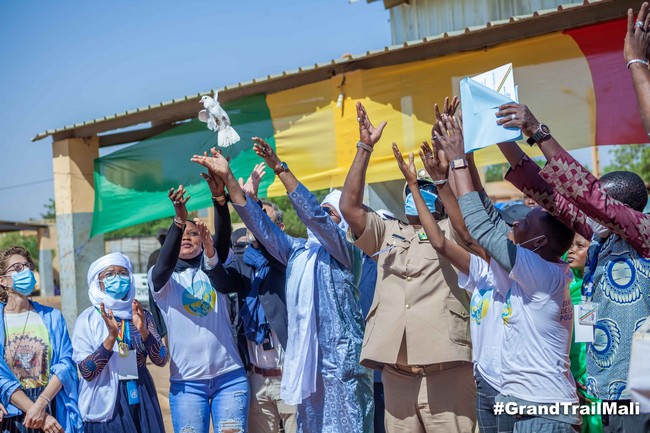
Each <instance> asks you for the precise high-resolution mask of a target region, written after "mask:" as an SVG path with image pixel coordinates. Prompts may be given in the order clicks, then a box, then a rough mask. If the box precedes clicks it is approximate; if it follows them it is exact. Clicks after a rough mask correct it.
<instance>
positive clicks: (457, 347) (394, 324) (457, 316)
mask: <svg viewBox="0 0 650 433" xmlns="http://www.w3.org/2000/svg"><path fill="white" fill-rule="evenodd" d="M357 115H358V118H359V130H360V136H361V139H360V141H359V143H358V144H357V153H356V156H355V159H354V161H353V163H352V167H351V168H350V171H349V173H348V176H347V178H346V180H345V185H344V187H343V195H342V197H341V212H342V213H343V216H344V218H345V219H346V221H348V223H349V224H350V231H351V234H350V236H351V237H352V238H353V240H355V245H357V246H358V247H359V248H361V249H362V250H363V251H364V252H365V253H366V254H368V255H369V256H371V257H373V258H374V259H375V260H377V287H376V289H375V296H374V299H373V303H372V306H371V307H370V312H369V313H368V317H367V320H366V332H365V336H364V342H363V350H362V352H361V364H363V365H365V366H368V367H371V368H375V369H382V381H383V383H384V397H385V406H386V411H385V424H386V431H387V432H388V433H392V432H427V433H429V432H472V431H474V425H475V420H476V413H475V394H476V389H475V385H474V379H473V374H472V363H471V344H470V338H469V313H468V311H467V295H466V294H465V293H463V291H462V290H460V289H459V288H458V275H457V271H456V270H455V269H454V268H453V267H452V266H451V264H450V263H449V262H448V261H447V260H446V259H444V258H442V257H439V256H438V255H437V253H436V251H435V250H434V249H433V248H432V247H431V244H430V243H429V241H428V239H427V238H426V235H424V232H423V230H422V228H421V226H420V223H419V219H418V218H417V216H413V215H407V218H408V221H409V224H404V223H402V222H400V221H396V220H389V221H384V220H382V219H381V218H380V217H379V216H378V215H376V214H375V213H374V212H372V211H370V210H369V209H368V208H366V207H364V206H363V204H362V200H363V188H364V184H365V172H366V169H367V167H368V162H369V160H370V154H371V152H372V150H373V147H374V145H375V143H377V141H379V138H380V137H381V132H382V130H383V128H384V126H385V125H386V124H385V122H384V123H382V124H380V125H379V126H378V127H377V128H374V127H373V126H372V124H371V123H370V121H369V120H368V117H367V115H366V113H365V110H364V108H363V106H361V104H360V103H359V104H357ZM420 189H421V190H425V189H427V188H426V187H424V183H423V184H422V185H421V186H420ZM430 208H432V211H435V208H433V203H432V206H430ZM407 213H408V212H407ZM434 213H435V212H434ZM416 215H417V213H416ZM439 225H440V228H441V229H442V230H443V231H444V232H445V234H446V235H447V236H450V234H451V225H450V223H449V220H448V219H442V220H440V222H439ZM461 300H462V302H461Z"/></svg>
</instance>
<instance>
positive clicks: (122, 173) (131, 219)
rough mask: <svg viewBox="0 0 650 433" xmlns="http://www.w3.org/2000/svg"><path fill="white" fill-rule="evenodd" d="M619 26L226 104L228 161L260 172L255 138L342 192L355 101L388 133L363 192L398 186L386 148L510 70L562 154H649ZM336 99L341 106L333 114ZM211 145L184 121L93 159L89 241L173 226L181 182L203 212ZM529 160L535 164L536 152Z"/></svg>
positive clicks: (303, 177)
mask: <svg viewBox="0 0 650 433" xmlns="http://www.w3.org/2000/svg"><path fill="white" fill-rule="evenodd" d="M625 26H626V20H625V19H618V20H614V21H609V22H605V23H601V24H595V25H591V26H586V27H582V28H577V29H571V30H567V31H564V32H555V33H550V34H546V35H542V36H538V37H533V38H528V39H524V40H520V41H514V42H508V43H504V44H501V45H498V46H496V47H492V48H489V49H485V50H481V51H471V52H463V53H458V54H453V55H449V56H445V57H440V58H435V59H428V60H423V61H418V62H411V63H406V64H401V65H395V66H386V67H381V68H374V69H369V70H357V71H353V72H348V73H346V74H345V80H343V76H334V77H332V78H331V79H329V80H325V81H321V82H317V83H312V84H307V85H304V86H300V87H296V88H293V89H288V90H284V91H280V92H277V93H273V94H268V95H257V96H254V97H247V98H243V99H241V100H238V101H234V102H231V103H228V104H224V108H225V109H226V111H228V113H229V115H230V117H231V120H232V124H233V126H234V127H235V129H236V130H237V131H238V132H239V134H240V136H241V137H242V140H241V142H240V143H238V144H237V145H235V146H234V147H235V148H236V149H234V150H235V154H233V155H232V156H233V159H232V161H231V163H232V166H233V169H234V171H235V175H236V176H237V177H244V178H245V177H247V175H248V174H249V173H250V171H251V170H252V168H253V166H254V164H255V163H256V162H258V161H259V159H258V158H257V157H256V156H255V154H254V152H253V151H252V142H251V141H250V137H251V136H254V135H258V136H262V137H265V138H267V139H268V140H270V142H271V144H272V145H275V146H276V148H277V153H278V155H279V156H280V158H281V159H282V160H283V161H285V162H286V163H287V164H288V166H289V167H290V169H291V170H292V171H293V172H294V173H295V174H296V176H297V177H298V179H299V180H300V181H302V182H303V183H304V184H305V185H307V187H309V188H311V189H315V190H316V189H324V188H331V187H340V186H342V185H343V182H344V180H345V176H346V174H347V171H348V169H349V167H350V164H351V163H352V159H353V158H354V155H355V153H356V143H357V140H358V136H359V135H358V124H357V120H356V111H355V104H356V102H357V101H361V102H362V103H363V104H364V105H365V107H366V110H367V112H368V114H369V116H370V119H371V120H372V121H373V123H375V124H376V125H377V124H379V123H380V122H381V121H383V120H385V121H387V122H388V125H387V127H386V129H385V130H384V134H383V137H382V140H381V141H380V142H379V143H378V144H377V146H376V148H375V151H374V152H373V155H372V158H371V161H370V167H369V170H368V176H367V181H368V182H369V183H374V182H383V181H388V180H394V179H399V178H401V174H400V172H399V171H398V169H397V167H396V165H395V162H394V158H393V155H392V151H391V147H390V144H391V142H393V141H394V142H396V143H398V145H399V146H400V148H401V149H402V150H403V151H405V152H409V151H416V150H417V148H418V147H419V143H421V142H422V140H427V139H429V138H430V136H431V126H432V123H433V121H434V113H433V104H434V103H435V102H438V103H442V101H444V98H445V96H451V95H455V94H459V82H460V80H461V79H462V78H464V77H466V76H473V75H476V74H480V73H482V72H484V71H486V70H490V69H493V68H495V67H498V66H501V65H504V64H507V63H512V64H513V67H514V78H515V82H516V84H517V86H518V88H519V100H520V102H521V103H523V104H527V105H528V106H529V107H530V109H531V111H532V112H533V113H534V115H535V116H536V117H537V119H538V120H540V121H542V122H544V123H546V124H548V125H549V126H550V128H551V132H552V134H553V135H554V136H555V137H556V138H557V139H558V141H559V142H560V143H561V144H562V145H563V146H564V147H565V148H567V149H578V148H583V147H588V146H594V145H608V144H637V143H645V142H647V141H648V139H647V136H646V134H645V132H644V130H643V127H642V125H641V121H640V116H639V112H638V108H637V104H636V98H635V96H634V91H633V88H632V82H631V79H630V74H629V71H627V70H626V68H625V63H624V60H623V38H624V36H625ZM494 31H498V29H495V30H494ZM342 83H343V86H341V84H342ZM341 90H342V91H343V94H344V98H343V103H342V105H341V106H337V99H338V97H339V92H340V91H341ZM199 109H200V106H198V104H197V112H198V111H199ZM495 121H496V119H495ZM215 143H216V135H215V134H214V133H212V132H210V131H208V130H207V129H206V128H205V125H204V124H201V123H198V122H196V121H192V122H189V123H187V124H184V125H182V126H179V127H177V128H175V129H173V130H171V131H168V132H166V133H164V134H161V135H159V136H156V137H153V138H151V139H148V140H145V141H143V142H141V143H138V144H135V145H133V146H131V147H129V148H126V149H122V150H120V151H118V152H115V153H112V154H110V155H108V156H106V157H102V158H99V159H97V160H96V165H95V188H96V189H95V192H96V202H95V217H94V221H93V232H92V233H93V234H97V233H103V232H106V231H109V230H114V229H117V228H120V227H126V226H129V225H132V224H136V223H138V222H144V221H149V220H153V219H156V218H160V217H163V216H169V215H173V210H172V208H171V206H170V205H169V204H168V203H166V202H165V200H164V199H165V194H166V191H168V190H169V188H170V187H176V186H178V184H179V183H182V184H183V185H186V186H187V187H188V190H189V191H190V193H191V194H192V196H193V198H192V200H191V201H190V203H189V205H190V206H189V207H190V209H198V208H202V207H208V206H210V194H209V191H208V189H207V186H206V185H205V184H204V183H202V180H201V178H200V177H199V176H198V172H199V168H198V166H196V165H195V164H192V163H191V162H190V161H189V159H190V157H191V155H192V154H194V153H198V152H202V151H203V150H207V149H208V148H209V147H210V146H212V145H214V144H215ZM524 146H525V145H524ZM525 149H526V151H527V152H529V154H531V155H540V153H539V151H538V150H537V148H529V147H528V146H525ZM237 152H239V153H237ZM476 160H477V163H478V164H479V165H489V164H494V163H499V162H503V158H502V156H501V155H500V153H499V151H498V149H497V148H496V147H495V146H491V147H488V148H486V149H483V150H480V151H477V152H476ZM417 162H419V161H417ZM267 187H268V189H267ZM282 194H285V190H284V187H283V186H282V184H281V183H280V182H279V180H278V179H275V178H274V176H273V173H272V172H271V171H270V170H267V176H266V177H265V181H264V183H263V185H262V191H261V196H265V195H268V196H278V195H282Z"/></svg>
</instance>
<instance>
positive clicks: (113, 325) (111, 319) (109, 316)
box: [99, 302, 119, 338]
mask: <svg viewBox="0 0 650 433" xmlns="http://www.w3.org/2000/svg"><path fill="white" fill-rule="evenodd" d="M99 312H100V313H101V315H102V319H104V323H105V324H106V329H108V333H109V335H111V336H112V337H114V338H117V335H118V334H119V330H118V328H119V326H118V324H117V320H115V316H113V310H108V313H107V312H106V309H105V308H104V303H103V302H102V303H101V304H99Z"/></svg>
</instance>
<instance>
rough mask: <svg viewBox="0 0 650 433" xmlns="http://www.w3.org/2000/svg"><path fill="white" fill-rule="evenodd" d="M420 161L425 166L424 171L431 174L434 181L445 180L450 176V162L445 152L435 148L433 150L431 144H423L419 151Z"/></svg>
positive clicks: (424, 142)
mask: <svg viewBox="0 0 650 433" xmlns="http://www.w3.org/2000/svg"><path fill="white" fill-rule="evenodd" d="M418 154H419V155H420V159H422V163H423V164H424V169H425V170H426V171H427V173H429V176H431V179H433V180H445V179H447V176H448V175H449V162H448V161H447V157H446V156H445V151H444V150H442V149H440V150H438V149H437V148H436V147H435V146H434V148H433V149H432V148H431V146H429V143H427V142H426V141H423V142H422V145H421V146H420V150H419V151H418Z"/></svg>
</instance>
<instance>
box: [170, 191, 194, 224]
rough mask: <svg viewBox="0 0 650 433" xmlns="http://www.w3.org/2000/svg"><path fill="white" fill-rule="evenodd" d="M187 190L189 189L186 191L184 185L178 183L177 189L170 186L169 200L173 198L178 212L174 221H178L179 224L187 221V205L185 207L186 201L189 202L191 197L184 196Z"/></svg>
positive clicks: (175, 209)
mask: <svg viewBox="0 0 650 433" xmlns="http://www.w3.org/2000/svg"><path fill="white" fill-rule="evenodd" d="M186 192H187V191H185V188H183V185H178V189H177V190H174V188H170V190H169V192H168V193H167V197H169V200H171V202H172V204H173V205H174V211H175V212H176V217H175V218H174V221H176V222H178V223H179V224H185V221H186V220H187V207H185V203H187V201H188V200H189V199H190V196H189V195H188V196H187V197H184V195H185V193H186Z"/></svg>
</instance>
